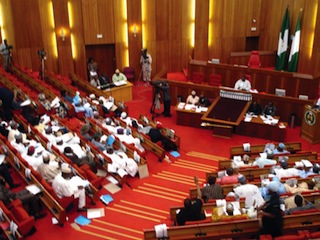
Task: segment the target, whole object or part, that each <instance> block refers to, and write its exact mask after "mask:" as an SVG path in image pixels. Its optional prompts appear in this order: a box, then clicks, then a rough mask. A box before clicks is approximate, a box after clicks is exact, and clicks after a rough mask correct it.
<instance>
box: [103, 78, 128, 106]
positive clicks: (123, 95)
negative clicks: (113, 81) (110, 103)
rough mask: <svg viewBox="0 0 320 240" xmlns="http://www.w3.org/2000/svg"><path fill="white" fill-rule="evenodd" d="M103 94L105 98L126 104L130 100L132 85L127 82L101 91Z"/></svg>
mask: <svg viewBox="0 0 320 240" xmlns="http://www.w3.org/2000/svg"><path fill="white" fill-rule="evenodd" d="M103 94H104V96H105V97H109V96H112V97H113V98H114V99H117V100H118V101H122V102H127V101H131V100H132V83H131V82H127V84H126V85H123V86H119V87H113V88H110V89H105V90H103Z"/></svg>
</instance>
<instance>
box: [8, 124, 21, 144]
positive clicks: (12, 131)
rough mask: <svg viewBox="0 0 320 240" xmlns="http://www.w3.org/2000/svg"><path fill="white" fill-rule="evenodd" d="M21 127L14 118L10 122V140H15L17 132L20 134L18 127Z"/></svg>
mask: <svg viewBox="0 0 320 240" xmlns="http://www.w3.org/2000/svg"><path fill="white" fill-rule="evenodd" d="M18 127H19V124H18V123H17V122H16V121H14V120H11V121H10V122H9V133H8V141H9V142H11V141H13V140H15V137H14V136H15V135H16V134H20V133H21V132H20V130H19V129H18Z"/></svg>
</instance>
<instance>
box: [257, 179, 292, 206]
mask: <svg viewBox="0 0 320 240" xmlns="http://www.w3.org/2000/svg"><path fill="white" fill-rule="evenodd" d="M271 182H276V183H278V184H279V190H278V191H277V193H278V194H279V195H280V194H283V193H286V192H287V190H286V187H285V185H284V184H283V183H282V182H280V180H279V178H277V177H276V176H274V177H273V178H272V181H271ZM267 184H269V183H267ZM267 184H266V186H263V187H261V188H260V192H261V194H262V197H263V198H264V200H268V197H269V196H270V195H268V187H267Z"/></svg>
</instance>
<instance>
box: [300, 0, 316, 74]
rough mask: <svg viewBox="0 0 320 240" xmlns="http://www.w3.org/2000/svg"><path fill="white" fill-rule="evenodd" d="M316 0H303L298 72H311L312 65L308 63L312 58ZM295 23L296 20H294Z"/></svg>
mask: <svg viewBox="0 0 320 240" xmlns="http://www.w3.org/2000/svg"><path fill="white" fill-rule="evenodd" d="M317 3H318V0H310V1H305V4H304V6H303V11H302V15H301V41H300V53H299V62H298V64H299V72H303V73H310V72H313V71H314V70H313V66H312V65H311V64H308V63H309V62H310V61H311V59H312V51H313V45H314V44H316V43H315V42H314V41H313V39H314V30H315V24H316V23H315V21H316V14H317V10H318V9H317ZM295 24H296V22H295Z"/></svg>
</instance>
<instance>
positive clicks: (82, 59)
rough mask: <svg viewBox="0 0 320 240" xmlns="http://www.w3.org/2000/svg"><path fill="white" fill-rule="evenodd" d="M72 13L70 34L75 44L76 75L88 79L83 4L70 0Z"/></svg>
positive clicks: (74, 61)
mask: <svg viewBox="0 0 320 240" xmlns="http://www.w3.org/2000/svg"><path fill="white" fill-rule="evenodd" d="M69 2H70V7H71V12H72V15H71V16H69V17H71V25H70V34H72V42H71V44H73V46H72V48H73V51H74V53H73V57H74V59H73V66H74V73H75V74H76V75H78V76H79V77H81V78H82V79H87V56H86V51H85V40H84V26H83V21H82V19H83V17H82V3H81V1H78V0H69ZM70 37H71V36H70Z"/></svg>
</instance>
